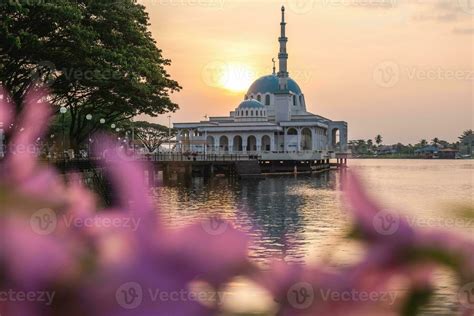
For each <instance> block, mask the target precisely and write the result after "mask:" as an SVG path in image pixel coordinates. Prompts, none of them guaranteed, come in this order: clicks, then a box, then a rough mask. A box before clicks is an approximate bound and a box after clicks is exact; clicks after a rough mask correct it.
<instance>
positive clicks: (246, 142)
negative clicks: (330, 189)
mask: <svg viewBox="0 0 474 316" xmlns="http://www.w3.org/2000/svg"><path fill="white" fill-rule="evenodd" d="M278 40H279V44H280V51H279V53H278V72H277V71H276V66H275V65H274V67H273V73H272V74H270V75H267V76H264V77H261V78H259V79H257V80H256V81H255V82H254V83H253V84H252V85H251V86H250V88H249V89H248V91H247V93H246V94H245V97H244V100H243V101H242V103H240V104H239V105H238V107H237V108H236V109H235V110H234V111H232V112H230V115H229V116H222V117H210V118H209V119H208V120H206V121H200V122H195V123H175V124H173V125H174V128H175V129H176V130H177V137H176V146H177V147H176V149H177V150H178V151H180V152H198V153H208V154H211V153H219V154H227V153H229V154H248V155H259V156H263V159H280V160H298V159H300V158H301V159H325V158H329V157H330V155H331V154H335V153H344V152H346V151H347V141H348V140H347V133H348V126H347V122H344V121H332V120H330V119H327V118H325V117H322V116H319V115H316V114H313V113H310V112H308V111H307V103H306V101H307V100H306V99H305V95H304V93H303V91H302V90H301V88H300V86H299V85H298V83H297V82H296V81H295V80H293V79H291V77H290V75H289V72H288V53H287V42H288V38H287V36H286V21H285V8H284V7H282V9H281V23H280V37H279V39H278Z"/></svg>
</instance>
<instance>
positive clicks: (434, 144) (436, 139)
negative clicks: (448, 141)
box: [431, 137, 440, 147]
mask: <svg viewBox="0 0 474 316" xmlns="http://www.w3.org/2000/svg"><path fill="white" fill-rule="evenodd" d="M439 142H440V141H439V138H438V137H435V138H433V139H432V140H431V143H432V144H433V146H435V147H438V145H439Z"/></svg>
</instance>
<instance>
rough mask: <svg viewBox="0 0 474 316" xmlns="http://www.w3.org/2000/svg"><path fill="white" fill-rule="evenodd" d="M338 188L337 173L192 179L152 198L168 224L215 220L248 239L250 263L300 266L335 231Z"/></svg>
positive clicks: (163, 189)
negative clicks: (233, 227)
mask: <svg viewBox="0 0 474 316" xmlns="http://www.w3.org/2000/svg"><path fill="white" fill-rule="evenodd" d="M339 187H340V183H339V174H338V173H337V172H325V173H321V174H315V175H298V176H294V175H285V176H269V177H266V178H265V179H263V180H234V179H229V178H212V179H204V178H194V179H192V180H186V181H178V182H173V183H166V184H164V185H163V186H161V187H157V188H156V189H155V190H154V196H155V197H156V199H157V201H158V202H159V204H161V205H162V210H163V212H166V215H165V217H166V218H167V219H168V220H169V222H170V223H171V224H172V225H179V224H187V223H189V222H190V220H193V219H199V218H205V217H207V216H210V215H214V216H215V215H217V216H221V217H223V218H225V219H229V220H231V221H233V222H234V223H235V225H236V226H237V227H239V228H240V229H242V230H244V231H246V232H247V233H249V234H250V235H251V236H252V238H253V242H252V246H251V253H250V256H251V258H252V259H253V260H255V261H257V262H262V263H266V262H268V259H270V258H279V259H283V260H285V261H287V262H292V263H303V262H304V261H305V260H306V258H307V256H308V255H309V253H310V252H311V249H312V248H316V247H322V246H323V245H324V242H325V239H324V238H325V237H326V236H327V235H329V234H331V233H332V231H333V230H334V229H338V228H337V223H338V222H339V220H340V219H341V216H342V214H341V213H340V212H339V211H338V210H339V192H340V188H339Z"/></svg>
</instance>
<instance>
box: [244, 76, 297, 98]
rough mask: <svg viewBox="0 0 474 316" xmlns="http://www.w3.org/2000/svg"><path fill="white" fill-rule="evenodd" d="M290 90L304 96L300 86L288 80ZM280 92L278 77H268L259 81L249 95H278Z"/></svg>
mask: <svg viewBox="0 0 474 316" xmlns="http://www.w3.org/2000/svg"><path fill="white" fill-rule="evenodd" d="M288 89H289V90H290V91H291V92H293V93H294V94H296V95H300V94H302V92H301V89H300V86H298V84H297V83H296V81H294V80H293V79H291V78H288ZM279 90H280V87H279V82H278V76H276V75H268V76H264V77H261V78H259V79H257V80H256V81H255V82H254V83H253V84H252V85H251V86H250V88H249V91H248V92H247V95H251V94H257V93H273V94H274V93H277V92H278V91H279Z"/></svg>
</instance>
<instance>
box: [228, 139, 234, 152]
mask: <svg viewBox="0 0 474 316" xmlns="http://www.w3.org/2000/svg"><path fill="white" fill-rule="evenodd" d="M227 139H228V140H229V153H232V152H233V151H234V135H227Z"/></svg>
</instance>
